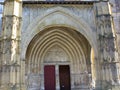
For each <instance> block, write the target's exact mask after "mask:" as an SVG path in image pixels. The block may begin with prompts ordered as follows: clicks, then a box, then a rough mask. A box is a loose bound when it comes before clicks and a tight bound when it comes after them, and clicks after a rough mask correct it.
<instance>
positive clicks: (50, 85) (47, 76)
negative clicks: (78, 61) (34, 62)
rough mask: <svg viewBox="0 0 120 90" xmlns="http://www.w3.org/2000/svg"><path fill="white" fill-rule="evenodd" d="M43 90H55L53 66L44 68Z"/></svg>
mask: <svg viewBox="0 0 120 90" xmlns="http://www.w3.org/2000/svg"><path fill="white" fill-rule="evenodd" d="M44 81H45V82H44V85H45V90H55V86H56V85H55V66H54V65H47V66H45V67H44Z"/></svg>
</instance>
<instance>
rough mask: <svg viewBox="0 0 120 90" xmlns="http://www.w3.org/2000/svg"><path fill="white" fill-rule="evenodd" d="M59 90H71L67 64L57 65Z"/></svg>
mask: <svg viewBox="0 0 120 90" xmlns="http://www.w3.org/2000/svg"><path fill="white" fill-rule="evenodd" d="M59 78H60V90H71V86H70V68H69V65H60V66H59Z"/></svg>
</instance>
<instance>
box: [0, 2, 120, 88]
mask: <svg viewBox="0 0 120 90" xmlns="http://www.w3.org/2000/svg"><path fill="white" fill-rule="evenodd" d="M31 1H33V0H31ZM66 1H67V0H66ZM83 1H84V2H74V1H73V2H71V3H72V4H71V3H64V2H62V3H60V2H59V3H57V2H54V3H52V2H50V3H49V4H48V3H45V2H39V1H34V2H27V3H26V2H24V0H23V1H22V0H6V1H5V4H4V12H3V22H2V23H3V24H2V26H3V27H2V35H1V40H0V72H1V73H0V90H45V66H50V65H52V66H54V67H55V88H56V90H61V88H62V87H61V79H60V72H59V71H60V69H59V68H60V66H61V65H63V66H64V65H67V66H69V68H70V88H71V90H93V89H95V90H119V89H118V88H119V84H120V71H119V57H118V55H119V48H118V44H117V40H118V39H117V36H116V31H115V28H114V24H113V21H114V19H113V17H112V13H111V4H110V3H109V2H108V1H99V2H88V1H85V0H83ZM91 1H93V0H91ZM55 3H56V4H55ZM78 3H79V4H78Z"/></svg>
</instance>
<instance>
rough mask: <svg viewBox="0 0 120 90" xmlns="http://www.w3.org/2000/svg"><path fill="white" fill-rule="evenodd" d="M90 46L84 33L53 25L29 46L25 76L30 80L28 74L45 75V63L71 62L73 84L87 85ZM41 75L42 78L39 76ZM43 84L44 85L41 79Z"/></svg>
mask: <svg viewBox="0 0 120 90" xmlns="http://www.w3.org/2000/svg"><path fill="white" fill-rule="evenodd" d="M90 48H91V47H90V44H89V43H88V41H87V40H86V39H85V38H84V36H82V35H81V34H79V33H78V32H77V31H75V30H71V29H69V28H65V27H53V28H49V29H46V30H43V31H41V32H40V33H39V34H37V35H36V36H35V37H34V38H33V40H32V41H31V43H30V44H29V46H28V49H27V54H26V59H27V60H26V75H27V79H28V81H29V78H28V77H29V75H30V76H31V75H33V76H34V75H43V74H44V71H43V66H44V64H65V63H67V64H68V63H69V65H70V69H71V78H72V80H71V83H73V85H72V87H73V86H75V87H80V85H86V86H88V83H89V82H87V79H89V77H88V67H87V66H88V65H87V64H88V62H89V60H87V59H86V58H88V57H90ZM85 72H86V73H85ZM89 73H90V72H89ZM36 78H37V77H36ZM40 78H43V77H42V76H40ZM32 81H34V80H32ZM30 82H31V80H30ZM40 83H41V84H42V81H40ZM32 84H34V83H32ZM32 84H31V85H32ZM41 87H42V86H41Z"/></svg>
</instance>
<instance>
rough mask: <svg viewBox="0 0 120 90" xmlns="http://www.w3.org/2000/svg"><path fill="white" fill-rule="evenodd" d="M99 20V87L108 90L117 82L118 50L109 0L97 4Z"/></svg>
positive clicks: (97, 18)
mask: <svg viewBox="0 0 120 90" xmlns="http://www.w3.org/2000/svg"><path fill="white" fill-rule="evenodd" d="M95 7H96V8H95V10H96V20H97V35H98V38H97V41H98V47H99V51H98V52H99V61H100V62H99V65H100V66H99V69H100V71H99V72H100V74H99V75H100V76H99V81H101V82H99V89H100V90H107V89H110V88H112V85H113V83H117V79H118V73H117V63H118V61H117V57H118V56H117V53H118V52H117V50H116V35H115V29H114V26H113V17H112V14H111V6H110V4H109V2H99V3H96V4H95Z"/></svg>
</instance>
